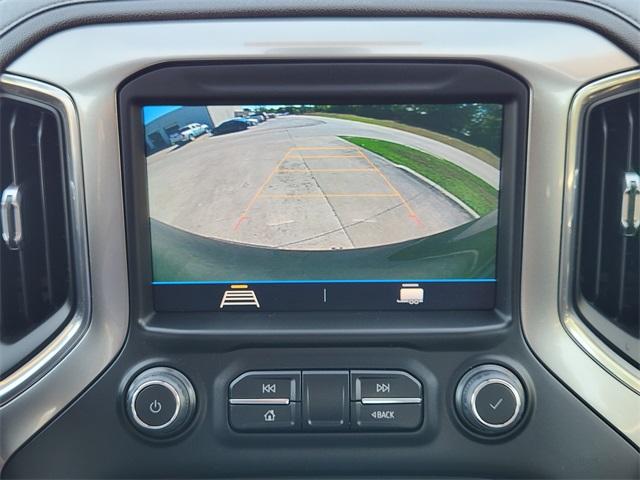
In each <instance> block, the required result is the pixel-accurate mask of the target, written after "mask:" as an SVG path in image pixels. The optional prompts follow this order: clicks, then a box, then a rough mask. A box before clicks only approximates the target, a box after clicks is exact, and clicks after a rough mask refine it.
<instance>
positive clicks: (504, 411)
mask: <svg viewBox="0 0 640 480" xmlns="http://www.w3.org/2000/svg"><path fill="white" fill-rule="evenodd" d="M455 400H456V409H457V410H458V414H459V415H460V418H461V419H462V420H463V422H464V424H465V425H466V426H467V427H468V428H470V429H471V430H473V431H475V432H477V433H481V434H484V435H499V434H503V433H506V432H508V431H510V430H512V429H513V428H514V427H515V426H516V425H517V424H518V422H519V421H520V420H521V419H522V416H523V414H524V411H525V406H526V405H525V401H526V399H525V391H524V387H523V386H522V383H521V382H520V380H519V379H518V377H517V376H516V375H515V374H514V373H513V372H511V371H510V370H508V369H506V368H504V367H501V366H499V365H480V366H477V367H475V368H473V369H471V370H469V371H468V372H467V373H466V374H465V375H464V376H463V377H462V378H461V379H460V381H459V382H458V387H457V389H456V398H455Z"/></svg>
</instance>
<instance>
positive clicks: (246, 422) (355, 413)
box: [229, 370, 424, 432]
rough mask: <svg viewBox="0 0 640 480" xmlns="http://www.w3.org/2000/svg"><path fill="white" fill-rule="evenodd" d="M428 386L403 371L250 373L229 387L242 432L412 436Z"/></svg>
mask: <svg viewBox="0 0 640 480" xmlns="http://www.w3.org/2000/svg"><path fill="white" fill-rule="evenodd" d="M423 399H424V394H423V390H422V384H421V383H420V382H419V381H418V380H417V379H416V378H415V377H413V376H412V375H410V374H409V373H407V372H404V371H400V370H351V371H349V370H305V371H300V370H293V371H257V372H247V373H244V374H243V375H240V376H239V377H238V378H236V379H235V380H234V381H233V382H231V385H230V386H229V404H230V405H229V423H230V425H231V427H232V428H233V429H234V430H236V431H240V432H287V431H289V432H291V431H307V432H335V431H349V430H352V431H372V432H375V431H409V430H416V429H418V428H419V427H420V426H421V425H422V423H423V416H424V415H423V411H424V407H423V404H424V402H423Z"/></svg>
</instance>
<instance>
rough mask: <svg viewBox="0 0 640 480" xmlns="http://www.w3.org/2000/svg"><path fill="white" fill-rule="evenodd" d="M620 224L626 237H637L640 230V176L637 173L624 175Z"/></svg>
mask: <svg viewBox="0 0 640 480" xmlns="http://www.w3.org/2000/svg"><path fill="white" fill-rule="evenodd" d="M620 224H621V225H622V232H623V235H624V236H625V237H635V236H636V235H637V234H638V229H639V228H640V175H638V174H637V173H636V172H626V173H625V174H624V187H623V190H622V206H621V209H620Z"/></svg>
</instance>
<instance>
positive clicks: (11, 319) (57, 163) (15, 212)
mask: <svg viewBox="0 0 640 480" xmlns="http://www.w3.org/2000/svg"><path fill="white" fill-rule="evenodd" d="M62 138H63V137H62V125H61V122H60V119H59V116H58V115H57V114H56V112H55V111H54V110H51V109H49V108H47V107H45V106H44V105H42V106H40V105H38V104H34V103H30V102H26V101H22V100H19V99H15V98H9V97H3V98H0V190H1V191H2V209H1V212H0V213H1V219H2V241H0V274H1V275H0V282H1V283H0V295H1V297H0V299H1V316H0V344H1V345H0V346H1V347H2V350H3V355H2V362H0V366H1V369H2V370H1V371H0V374H1V375H2V376H6V375H7V374H8V373H10V372H11V371H12V370H14V369H15V368H16V367H17V366H19V365H20V364H21V363H22V362H24V361H25V360H27V359H28V358H29V356H30V355H32V354H34V353H36V352H37V351H38V347H40V346H41V345H43V344H44V343H45V342H46V341H47V340H48V339H49V338H50V337H51V336H52V335H54V334H55V333H56V332H57V331H58V330H59V329H60V328H61V327H62V326H64V324H65V320H67V319H68V317H69V315H70V313H71V310H72V308H71V306H72V305H71V303H72V298H71V297H72V295H71V292H72V288H71V283H72V282H71V267H70V257H71V255H70V251H71V250H70V247H71V245H70V234H69V221H68V214H67V212H68V208H67V191H66V185H67V183H66V178H67V175H66V170H65V156H64V145H63V140H62Z"/></svg>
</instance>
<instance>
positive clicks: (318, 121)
mask: <svg viewBox="0 0 640 480" xmlns="http://www.w3.org/2000/svg"><path fill="white" fill-rule="evenodd" d="M502 113H503V107H502V106H501V105H498V104H479V103H459V104H442V103H439V104H410V105H408V104H378V105H318V104H297V105H277V104H270V105H265V104H260V105H252V104H247V105H202V106H199V105H195V106H194V105H189V106H180V105H170V106H169V105H147V106H145V107H143V109H142V119H143V124H144V140H145V146H146V169H147V185H148V199H149V216H150V219H149V228H150V231H151V236H150V237H151V252H152V254H151V256H152V267H153V279H152V280H153V288H154V301H155V306H156V308H157V309H159V310H163V311H172V310H173V311H189V310H200V311H224V312H226V311H229V312H234V311H286V310H427V309H457V310H459V309H491V308H493V307H494V300H495V286H496V280H497V279H496V276H497V275H496V251H497V228H498V198H499V185H500V157H501V145H502Z"/></svg>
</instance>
